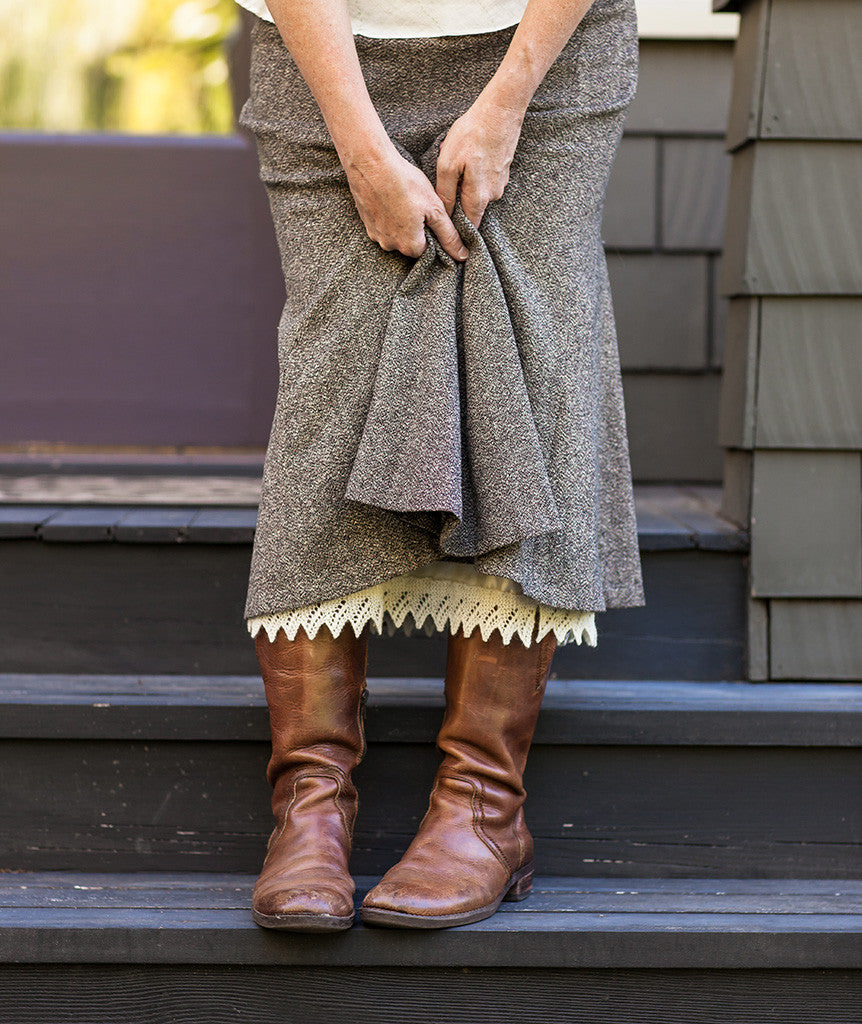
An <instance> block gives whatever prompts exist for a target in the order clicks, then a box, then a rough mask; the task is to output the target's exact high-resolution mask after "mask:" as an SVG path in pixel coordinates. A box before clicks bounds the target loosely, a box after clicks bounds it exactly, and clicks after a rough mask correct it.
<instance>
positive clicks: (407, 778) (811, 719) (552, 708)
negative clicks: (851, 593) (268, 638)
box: [0, 674, 862, 878]
mask: <svg viewBox="0 0 862 1024" xmlns="http://www.w3.org/2000/svg"><path fill="white" fill-rule="evenodd" d="M370 689H371V699H370V701H369V705H368V714H367V733H368V739H369V749H368V752H367V755H366V757H365V759H364V761H363V763H362V765H361V766H360V768H359V769H358V771H357V773H356V779H357V785H358V787H359V790H360V813H359V820H358V822H357V832H356V843H355V851H354V861H353V863H354V869H355V870H356V871H357V872H360V873H365V874H371V873H375V872H382V871H384V870H385V869H386V868H387V867H388V866H389V865H390V864H391V863H392V862H393V861H394V860H395V859H396V858H397V856H398V855H400V853H401V851H403V849H404V848H405V847H406V845H407V843H408V842H409V839H410V837H411V836H412V834H413V832H414V831H415V828H416V826H417V825H418V822H419V820H420V818H421V816H422V814H423V813H424V810H425V807H426V805H427V798H428V789H429V787H430V783H431V779H432V777H433V774H434V771H435V770H436V765H437V760H438V755H437V753H436V751H435V749H434V746H433V742H434V738H435V735H436V732H437V729H438V727H439V723H440V718H441V713H442V696H441V692H442V683H441V682H440V681H439V680H436V681H430V680H427V679H421V678H420V679H400V680H399V679H371V680H370ZM0 737H2V738H0V763H2V764H3V765H4V770H3V772H2V774H0V850H2V851H3V852H2V854H0V868H2V869H6V870H19V869H27V870H41V869H45V870H49V869H50V870H53V869H61V868H71V869H75V870H101V869H110V870H149V869H154V870H182V871H187V870H193V871H213V870H227V871H245V872H252V871H255V870H257V869H259V865H260V861H261V860H262V856H263V851H264V847H265V842H266V838H267V836H268V834H269V831H270V828H271V819H270V811H269V788H268V786H267V785H266V783H265V776H264V770H265V767H266V761H267V758H268V756H269V746H268V725H267V714H266V707H265V703H264V699H263V693H262V684H261V683H260V681H259V679H257V678H253V677H246V676H241V677H215V678H213V677H206V678H204V677H180V676H177V677H172V676H157V677H147V676H133V677H130V676H68V675H65V676H56V675H51V676H48V675H20V674H9V675H5V676H2V677H0ZM860 740H862V686H854V685H848V684H844V685H834V686H832V685H824V684H802V683H799V684H780V685H779V684H750V683H738V682H728V683H720V684H718V683H716V684H703V683H691V682H685V681H676V682H651V681H640V682H629V681H623V682H620V681H617V682H612V683H608V682H603V681H597V680H560V679H554V680H552V681H551V683H550V685H549V688H548V694H547V697H546V700H545V704H544V706H543V710H542V713H541V715H540V718H539V723H538V727H537V730H536V736H535V741H534V746H533V750H532V752H531V755H530V760H529V764H528V768H527V774H526V779H525V782H526V786H527V789H528V792H529V798H528V804H527V815H528V820H529V822H530V826H531V829H532V831H533V833H534V836H535V838H536V845H537V859H538V864H539V870H540V871H542V872H543V873H545V874H551V875H579V876H580V875H593V876H602V875H605V876H606V875H620V876H642V877H660V876H675V877H685V876H691V875H700V876H715V877H723V876H727V875H742V874H744V875H758V876H761V877H809V878H853V877H858V876H860V875H862V856H860V849H862V821H860V816H862V782H860V773H859V770H858V769H859V754H858V748H859V745H860Z"/></svg>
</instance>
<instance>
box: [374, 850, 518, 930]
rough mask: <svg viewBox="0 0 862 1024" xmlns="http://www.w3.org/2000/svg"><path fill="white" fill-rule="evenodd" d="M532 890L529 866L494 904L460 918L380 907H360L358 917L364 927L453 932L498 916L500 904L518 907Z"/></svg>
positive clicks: (504, 890) (486, 905)
mask: <svg viewBox="0 0 862 1024" xmlns="http://www.w3.org/2000/svg"><path fill="white" fill-rule="evenodd" d="M532 888H533V865H532V864H528V865H526V866H525V867H522V868H521V869H520V870H519V871H516V872H515V874H514V875H512V876H511V878H510V879H509V881H508V882H507V884H506V887H505V888H504V889H503V891H502V892H501V893H500V895H499V896H498V897H497V898H496V899H495V900H494V902H493V903H486V904H485V906H484V907H477V908H476V909H475V910H465V911H462V912H461V913H460V914H438V915H437V916H434V917H432V916H431V915H429V914H408V913H406V912H405V911H403V910H384V909H383V908H382V907H360V908H359V916H360V918H361V919H362V923H363V924H371V925H378V926H380V927H383V928H453V927H457V926H458V925H460V924H473V923H474V922H475V921H484V920H485V918H487V917H491V916H492V915H493V914H495V913H496V912H497V909H498V908H499V906H500V904H501V903H504V902H505V903H518V902H520V901H521V900H525V899H526V898H527V897H528V896H529V895H530V891H531V890H532Z"/></svg>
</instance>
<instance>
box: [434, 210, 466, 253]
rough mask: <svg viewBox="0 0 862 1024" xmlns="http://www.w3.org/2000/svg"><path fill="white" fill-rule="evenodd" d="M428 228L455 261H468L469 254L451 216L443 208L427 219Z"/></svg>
mask: <svg viewBox="0 0 862 1024" xmlns="http://www.w3.org/2000/svg"><path fill="white" fill-rule="evenodd" d="M425 220H426V222H427V224H428V227H429V228H431V230H432V231H433V232H434V234H435V235H436V236H437V239H438V241H439V242H440V244H441V245H442V246H443V248H444V249H445V250H446V252H448V253H449V255H450V256H451V257H452V259H453V260H466V259H467V256H468V255H469V252H468V250H467V247H466V246H465V245H464V242H463V241H462V240H461V236H460V235H459V234H458V232H457V231H456V230H455V225H454V224H453V223H452V221H451V220H450V218H449V214H448V213H446V211H445V210H444V209H442V208H437V209H434V210H431V211H430V212H429V213H428V214H427V215H426V217H425Z"/></svg>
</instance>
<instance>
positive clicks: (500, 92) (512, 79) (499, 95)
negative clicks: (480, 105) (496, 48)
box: [482, 53, 541, 120]
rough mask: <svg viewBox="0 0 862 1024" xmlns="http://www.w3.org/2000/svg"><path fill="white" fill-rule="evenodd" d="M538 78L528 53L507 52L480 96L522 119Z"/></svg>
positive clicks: (538, 80)
mask: <svg viewBox="0 0 862 1024" xmlns="http://www.w3.org/2000/svg"><path fill="white" fill-rule="evenodd" d="M540 80H541V75H540V74H539V73H538V71H537V69H536V68H535V66H534V64H533V61H532V60H531V59H530V55H529V53H521V54H518V55H510V54H507V55H506V57H505V58H504V60H503V62H502V63H501V64H500V66H499V67H498V68H497V71H496V72H495V73H494V75H493V77H492V78H491V80H490V81H489V82H488V84H487V85H486V86H485V88H484V89H483V91H482V96H483V98H484V99H485V101H486V102H488V103H490V104H492V105H493V106H495V107H498V108H499V109H500V110H503V111H506V112H507V113H510V114H512V115H514V116H516V117H518V118H519V120H523V117H524V114H525V113H526V112H527V107H529V105H530V100H532V98H533V93H534V92H535V91H536V89H537V88H538V85H539V82H540Z"/></svg>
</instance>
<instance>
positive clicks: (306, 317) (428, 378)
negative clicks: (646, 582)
mask: <svg viewBox="0 0 862 1024" xmlns="http://www.w3.org/2000/svg"><path fill="white" fill-rule="evenodd" d="M514 31H515V28H514V26H513V27H512V28H507V29H502V30H499V31H495V32H488V33H483V34H479V35H469V36H445V37H438V38H422V39H376V38H375V39H372V38H368V37H363V36H356V37H355V41H356V47H357V53H358V55H359V60H360V64H361V67H362V70H363V74H364V77H365V80H366V83H367V85H368V89H369V93H370V95H371V98H372V101H373V102H374V105H375V107H376V109H377V111H378V113H379V114H380V117H381V120H382V121H383V124H384V126H385V128H386V130H387V131H388V133H389V136H390V138H391V139H392V140H393V142H394V144H395V146H396V147H397V149H398V150H399V152H400V153H401V154H402V156H404V157H405V159H407V160H410V161H411V162H412V163H414V164H416V165H417V166H418V167H420V168H421V169H422V170H423V171H424V172H425V173H426V174H427V175H428V177H429V179H430V180H431V181H432V183H433V181H434V180H435V166H436V159H437V155H438V153H439V147H440V144H441V142H442V140H443V138H444V137H445V134H446V132H447V131H448V129H449V127H450V125H451V124H452V122H453V121H454V120H455V119H456V118H457V117H458V116H460V114H462V113H463V112H464V111H465V110H466V109H467V108H468V107H469V106H470V104H471V103H472V101H473V100H474V99H475V98H476V96H478V94H479V93H480V92H481V90H482V88H483V87H484V85H485V84H486V83H487V81H488V80H489V79H490V78H491V76H492V75H493V73H494V71H495V70H496V68H497V67H498V65H499V63H500V61H501V60H502V58H503V56H504V54H505V52H506V48H507V47H508V44H509V42H510V40H511V38H512V35H513V33H514ZM637 69H638V48H637V21H636V15H635V9H634V0H594V3H593V5H592V7H591V8H590V9H589V10H588V12H587V14H586V15H585V17H584V19H583V20H582V21H581V23H580V24H579V26H578V28H577V29H576V31H575V32H574V33H573V35H572V37H571V38H570V39H569V41H568V42H567V44H566V45H565V47H564V49H563V51H562V53H561V54H560V56H559V57H558V58H557V60H556V61H555V62H554V63H553V65H552V66H551V68H550V70H549V71H548V73H547V75H546V76H545V78H544V79H543V81H542V83H541V84H540V86H539V88H538V89H537V91H536V93H535V95H534V97H533V99H532V102H531V104H530V107H529V109H528V111H527V113H526V116H525V119H524V124H523V128H522V132H521V136H520V139H519V142H518V147H517V150H516V152H515V156H514V160H513V163H512V166H511V168H510V179H509V183H508V185H507V187H506V190H505V193H504V195H503V198H502V199H500V200H497V201H496V202H493V203H491V204H490V205H489V206H488V208H487V210H486V212H485V215H484V217H483V220H482V222H481V224H480V227H479V229H478V230H477V229H476V228H474V227H473V225H472V224H470V222H469V221H467V219H466V217H465V216H464V214H463V211H462V210H461V208H460V204H458V205H456V210H455V214H454V218H453V219H454V221H455V224H456V227H457V228H458V230H459V233H460V234H461V236H462V238H463V239H464V241H465V244H466V245H467V247H468V249H469V256H468V258H467V259H466V261H465V262H464V264H463V265H460V264H455V263H454V262H453V261H452V260H451V259H450V258H449V257H448V256H447V254H446V253H445V252H444V251H443V249H442V248H441V247H440V245H439V244H438V243H437V241H436V239H435V238H434V236H433V234H431V232H430V231H426V237H427V240H428V247H427V249H426V251H425V253H424V254H423V255H422V256H421V257H420V258H419V259H415V260H414V259H410V258H408V257H406V256H403V255H402V254H400V253H397V252H384V251H383V250H382V249H380V247H379V246H378V245H377V244H376V243H374V242H372V241H371V240H370V239H369V238H368V236H367V234H366V231H365V228H364V226H363V224H362V222H361V220H360V218H359V215H358V213H357V211H356V208H355V204H354V201H353V197H352V195H351V193H350V189H349V187H348V183H347V178H346V175H345V174H344V171H343V169H342V167H341V165H340V162H339V160H338V156H337V153H336V151H335V149H334V146H333V144H332V141H331V139H330V137H329V134H328V131H327V129H326V126H325V123H324V121H323V118H322V116H321V114H320V111H319V109H318V107H317V104H316V102H315V100H314V98H313V96H312V95H311V93H310V91H309V89H308V87H307V86H306V84H305V82H304V80H303V78H302V76H301V75H300V73H299V71H298V69H297V68H296V65H295V63H294V62H293V60H292V59H291V57H290V54H289V53H288V51H287V48H286V47H285V45H284V43H283V41H282V39H281V36H280V35H279V33H278V30H277V29H276V28H275V26H274V25H272V24H270V23H269V22H266V21H264V20H262V19H257V20H256V21H255V24H254V28H253V31H252V64H251V94H250V96H249V99H248V100H247V102H246V103H245V105H244V107H243V110H242V113H241V116H240V123H241V124H243V125H244V126H245V127H246V128H247V129H249V130H250V131H251V132H252V133H253V135H254V138H255V140H256V143H257V150H258V156H259V162H260V177H261V180H262V181H263V182H264V184H265V186H266V189H267V194H268V197H269V201H270V208H271V212H272V218H273V223H274V226H275V231H276V237H277V240H278V246H279V251H280V255H281V263H282V269H283V273H284V277H285V282H286V288H287V299H286V302H285V306H284V310H283V313H282V316H281V319H280V322H279V326H278V356H279V382H278V396H277V401H276V409H275V413H274V417H273V422H272V428H271V432H270V438H269V444H268V446H267V452H266V458H265V462H264V477H263V487H262V494H261V502H260V507H259V512H258V525H257V530H256V534H255V542H254V547H253V553H252V563H251V571H250V575H249V585H248V593H247V599H246V607H245V616H246V618H247V620H248V621H249V624H250V629H251V630H252V632H254V631H256V629H257V628H259V627H260V624H261V623H262V622H264V621H266V622H268V623H270V625H271V624H272V623H273V622H279V621H281V622H286V621H287V619H286V618H285V617H286V616H288V615H289V614H292V613H300V616H302V615H304V614H305V613H306V612H307V611H308V610H309V609H314V608H316V607H319V606H320V605H321V604H323V603H325V602H335V603H339V602H340V603H341V604H342V605H343V603H344V600H345V598H351V597H352V596H353V595H356V594H357V593H365V592H367V591H368V590H369V589H370V588H375V587H380V586H381V585H384V584H386V583H387V582H389V583H391V581H393V580H396V579H401V578H402V577H404V576H416V575H419V576H421V575H422V573H423V569H424V570H425V574H426V575H430V576H434V575H435V573H434V571H433V568H432V567H435V568H438V569H439V568H440V565H439V563H449V564H454V563H461V564H462V565H469V567H470V571H471V572H472V573H473V575H474V576H475V577H476V578H477V579H482V578H483V577H487V579H488V582H489V583H491V584H492V586H493V585H494V583H495V581H503V582H504V583H511V584H512V588H511V589H513V590H514V591H515V593H516V595H517V597H519V598H522V599H523V600H524V601H525V602H528V603H529V604H530V605H531V607H535V608H537V609H539V608H541V609H544V610H545V619H544V623H545V626H544V631H545V632H547V631H548V629H549V628H554V627H553V622H552V620H553V615H554V614H556V615H557V616H558V617H559V616H562V617H563V618H562V619H561V620H559V621H563V620H565V618H566V616H567V615H568V621H569V623H571V622H572V621H577V616H591V615H592V614H593V613H595V612H597V611H598V612H600V611H604V610H605V609H606V608H610V607H630V606H637V605H642V604H644V603H645V602H644V594H643V582H642V577H641V566H640V557H639V551H638V543H637V525H636V520H635V513H634V502H633V494H632V480H631V469H630V462H629V452H628V442H627V434H626V423H625V411H624V405H623V395H622V384H621V377H620V367H619V356H618V351H617V341H616V333H615V328H614V319H613V310H612V304H611V295H610V287H609V283H608V275H607V265H606V261H605V256H604V249H603V245H602V239H601V216H602V209H603V203H604V196H605V190H606V187H607V180H608V175H609V172H610V168H611V165H612V162H613V158H614V155H615V153H616V150H617V147H618V144H619V140H620V137H621V134H622V128H623V122H624V119H625V114H626V110H627V107H628V105H629V104H630V102H631V100H632V98H633V96H634V92H635V89H636V84H637ZM444 575H445V574H444ZM436 576H437V577H438V578H439V576H440V574H439V573H437V574H436ZM498 589H499V588H498ZM502 589H509V588H507V587H505V586H504V587H503V588H502ZM383 611H384V612H385V613H386V614H387V618H388V621H389V624H390V625H391V624H392V623H393V622H395V619H393V617H392V616H391V615H390V614H389V610H387V609H385V608H384V609H383ZM379 615H380V608H379V607H378V608H377V613H376V617H375V614H372V613H371V612H369V613H368V614H367V616H366V620H367V621H369V622H372V623H374V622H376V624H377V626H378V627H379V624H380V618H379ZM573 617H574V618H573ZM291 621H293V622H296V615H295V614H294V617H293V619H292V620H291ZM351 621H353V619H351ZM583 621H584V622H585V623H586V622H587V620H586V619H584V620H583ZM361 624H362V623H361V622H359V623H357V622H355V621H354V622H353V625H354V628H356V627H357V625H361ZM450 624H451V623H450ZM541 629H542V626H541V623H540V631H541ZM390 631H391V630H390ZM555 632H557V634H558V637H561V638H562V639H564V640H567V639H572V638H576V639H579V637H574V631H573V630H572V629H569V628H568V626H567V627H566V629H564V630H563V631H562V632H561V631H560V630H559V629H555ZM593 642H594V638H593Z"/></svg>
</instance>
